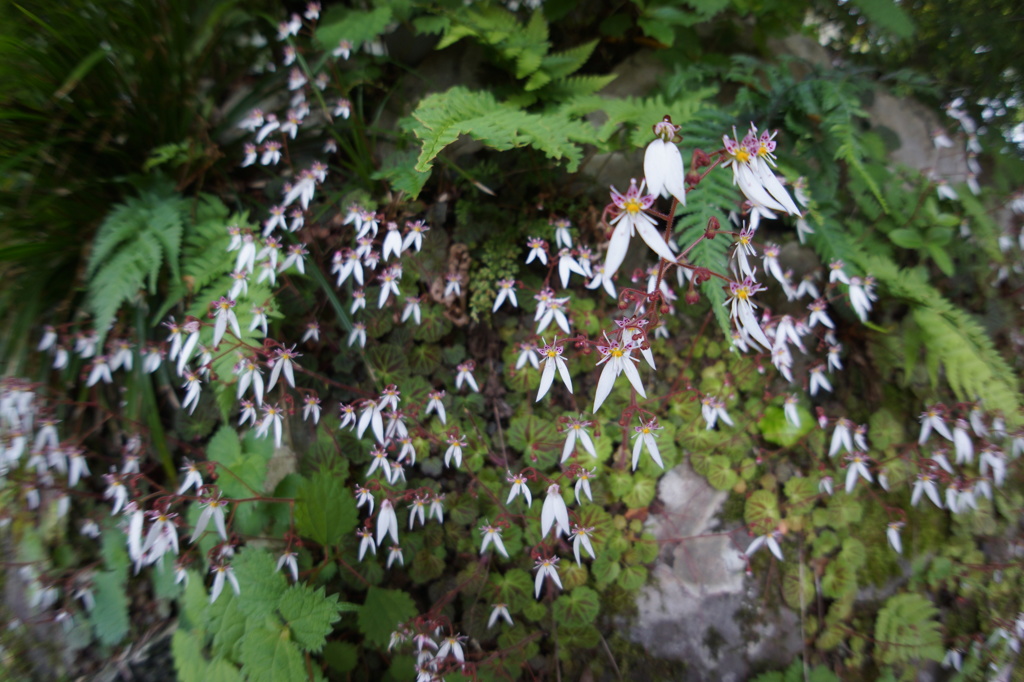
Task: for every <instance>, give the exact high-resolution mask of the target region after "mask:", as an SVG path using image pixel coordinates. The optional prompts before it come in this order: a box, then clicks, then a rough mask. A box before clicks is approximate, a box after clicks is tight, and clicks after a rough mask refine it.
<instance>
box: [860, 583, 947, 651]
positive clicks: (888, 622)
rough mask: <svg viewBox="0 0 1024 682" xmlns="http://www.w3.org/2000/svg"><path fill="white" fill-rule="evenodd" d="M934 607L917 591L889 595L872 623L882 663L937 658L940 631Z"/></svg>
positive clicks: (936, 611)
mask: <svg viewBox="0 0 1024 682" xmlns="http://www.w3.org/2000/svg"><path fill="white" fill-rule="evenodd" d="M937 615H938V610H937V609H936V608H935V606H934V605H933V604H932V603H931V602H930V601H928V599H926V598H925V597H922V596H921V595H919V594H898V595H896V596H895V597H892V598H890V599H889V600H888V601H887V602H886V603H885V606H884V607H883V608H882V610H881V611H879V612H878V620H877V621H876V622H875V642H876V646H877V648H878V657H879V660H881V661H882V662H883V663H910V662H911V661H916V660H921V659H924V660H931V661H941V660H942V657H943V654H944V653H945V652H944V649H943V647H942V632H941V630H940V628H939V624H938V623H937V622H936V621H935V618H936V616H937Z"/></svg>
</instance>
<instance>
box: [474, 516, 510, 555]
mask: <svg viewBox="0 0 1024 682" xmlns="http://www.w3.org/2000/svg"><path fill="white" fill-rule="evenodd" d="M480 532H481V533H483V535H484V541H483V544H482V545H481V547H480V554H483V553H484V552H486V551H487V547H488V545H491V544H493V545H494V548H495V549H496V550H497V551H498V552H499V553H500V554H501V556H503V557H505V558H506V559H508V552H506V551H505V543H503V542H502V541H501V529H500V528H495V527H494V526H492V525H490V524H486V525H484V526H482V527H481V528H480Z"/></svg>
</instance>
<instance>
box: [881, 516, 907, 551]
mask: <svg viewBox="0 0 1024 682" xmlns="http://www.w3.org/2000/svg"><path fill="white" fill-rule="evenodd" d="M901 528H903V522H902V521H892V522H891V523H890V524H889V525H888V527H887V528H886V530H885V537H886V538H887V539H888V540H889V546H890V547H892V548H893V549H894V550H895V551H896V553H897V554H903V543H902V542H900V529H901Z"/></svg>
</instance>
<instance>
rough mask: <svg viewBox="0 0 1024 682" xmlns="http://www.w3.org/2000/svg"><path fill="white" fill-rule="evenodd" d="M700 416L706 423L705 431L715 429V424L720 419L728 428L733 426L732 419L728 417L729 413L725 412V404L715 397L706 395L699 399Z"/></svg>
mask: <svg viewBox="0 0 1024 682" xmlns="http://www.w3.org/2000/svg"><path fill="white" fill-rule="evenodd" d="M700 404H701V407H700V412H701V416H702V417H704V421H706V422H707V429H706V430H707V431H710V430H711V429H713V428H715V424H717V423H718V420H719V419H721V420H722V421H723V422H725V423H726V424H728V425H729V426H733V422H732V418H731V417H729V413H728V412H726V410H725V403H724V402H722V401H721V400H719V399H718V398H716V397H715V396H711V395H706V396H704V397H703V398H701V401H700Z"/></svg>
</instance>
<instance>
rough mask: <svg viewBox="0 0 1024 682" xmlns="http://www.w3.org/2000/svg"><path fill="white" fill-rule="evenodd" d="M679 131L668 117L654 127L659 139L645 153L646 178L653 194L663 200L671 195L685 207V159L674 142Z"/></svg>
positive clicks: (648, 146)
mask: <svg viewBox="0 0 1024 682" xmlns="http://www.w3.org/2000/svg"><path fill="white" fill-rule="evenodd" d="M678 130H679V128H678V127H677V126H674V125H672V119H671V118H669V117H668V116H666V117H665V119H664V120H663V121H661V122H660V123H658V124H656V125H655V126H654V134H655V135H656V136H657V138H656V139H655V140H654V141H653V142H651V143H650V144H649V145H647V151H646V152H644V177H645V179H646V181H647V186H648V187H650V190H651V194H656V195H661V196H662V197H663V198H667V197H669V196H670V195H671V196H673V197H675V198H676V199H677V200H678V201H679V203H681V204H682V205H683V206H685V205H686V186H685V172H684V169H683V157H682V155H681V154H680V153H679V147H677V146H676V145H675V144H674V143H673V142H672V138H673V137H675V135H676V132H677V131H678Z"/></svg>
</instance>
